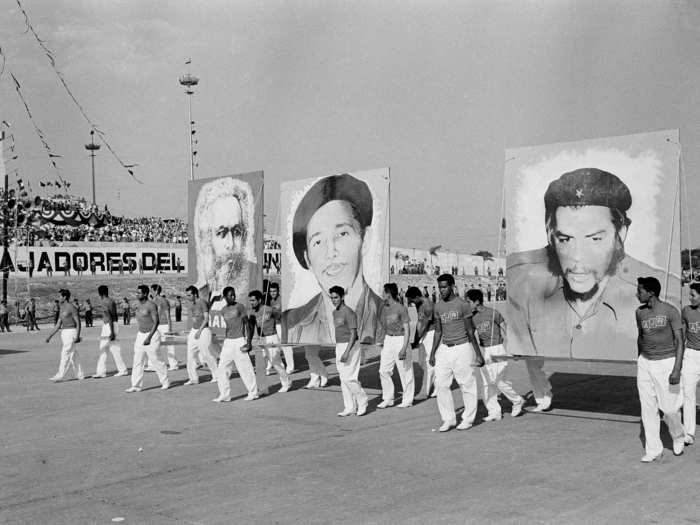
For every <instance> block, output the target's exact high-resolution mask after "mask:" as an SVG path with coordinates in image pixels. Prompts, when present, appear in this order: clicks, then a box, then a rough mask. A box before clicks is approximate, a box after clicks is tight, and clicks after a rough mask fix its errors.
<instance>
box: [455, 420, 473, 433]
mask: <svg viewBox="0 0 700 525" xmlns="http://www.w3.org/2000/svg"><path fill="white" fill-rule="evenodd" d="M470 428H472V424H471V422H469V421H465V420H464V419H463V420H462V422H461V423H460V424H459V425H457V430H469V429H470Z"/></svg>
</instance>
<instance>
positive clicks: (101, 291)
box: [97, 284, 109, 296]
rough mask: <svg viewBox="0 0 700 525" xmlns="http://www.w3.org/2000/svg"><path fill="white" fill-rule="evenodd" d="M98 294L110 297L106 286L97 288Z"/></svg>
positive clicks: (102, 285)
mask: <svg viewBox="0 0 700 525" xmlns="http://www.w3.org/2000/svg"><path fill="white" fill-rule="evenodd" d="M97 293H98V294H99V295H105V296H106V295H108V294H109V288H107V285H106V284H101V285H99V286H98V287H97Z"/></svg>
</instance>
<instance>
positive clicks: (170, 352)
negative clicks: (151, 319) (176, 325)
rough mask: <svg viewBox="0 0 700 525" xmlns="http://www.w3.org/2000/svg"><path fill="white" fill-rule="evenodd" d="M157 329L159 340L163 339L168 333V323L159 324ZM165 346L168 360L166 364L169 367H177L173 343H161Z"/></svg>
mask: <svg viewBox="0 0 700 525" xmlns="http://www.w3.org/2000/svg"><path fill="white" fill-rule="evenodd" d="M158 331H159V332H160V335H161V338H160V340H161V341H165V338H166V335H167V334H168V331H169V330H168V325H167V324H159V325H158ZM163 346H165V349H166V351H167V354H166V355H167V361H168V366H169V367H170V368H177V366H178V364H179V363H178V362H177V358H176V357H175V345H173V344H169V345H163Z"/></svg>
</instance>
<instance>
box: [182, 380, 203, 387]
mask: <svg viewBox="0 0 700 525" xmlns="http://www.w3.org/2000/svg"><path fill="white" fill-rule="evenodd" d="M182 384H183V385H185V386H190V385H198V384H199V381H197V382H196V383H195V382H194V381H192V380H191V379H190V380H188V381H185V382H184V383H182Z"/></svg>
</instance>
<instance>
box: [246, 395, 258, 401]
mask: <svg viewBox="0 0 700 525" xmlns="http://www.w3.org/2000/svg"><path fill="white" fill-rule="evenodd" d="M259 398H260V396H259V395H258V394H248V395H247V396H245V398H244V401H255V400H256V399H259Z"/></svg>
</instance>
